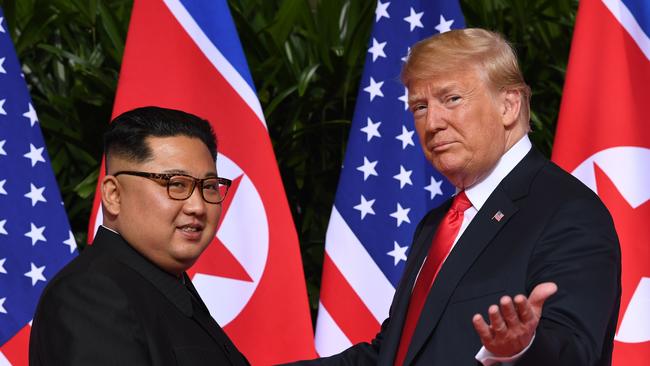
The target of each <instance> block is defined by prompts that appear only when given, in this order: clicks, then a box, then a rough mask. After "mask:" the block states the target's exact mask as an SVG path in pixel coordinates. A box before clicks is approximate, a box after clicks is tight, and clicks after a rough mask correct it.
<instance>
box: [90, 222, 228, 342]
mask: <svg viewBox="0 0 650 366" xmlns="http://www.w3.org/2000/svg"><path fill="white" fill-rule="evenodd" d="M95 241H96V244H93V245H94V246H97V247H98V249H99V248H101V249H102V250H106V251H109V252H112V253H113V255H114V256H115V258H116V259H117V260H119V261H120V262H122V263H124V264H126V265H128V266H129V267H131V268H133V269H134V270H135V271H136V272H138V273H139V274H140V275H141V276H142V277H144V278H145V279H146V280H147V281H149V282H150V283H151V284H152V285H153V286H154V287H155V288H157V289H158V291H160V292H161V293H162V294H163V295H164V296H165V297H166V298H167V300H169V301H170V302H171V303H172V304H174V306H176V308H178V310H179V311H180V312H181V313H182V314H183V315H185V316H186V317H188V318H192V319H193V320H194V321H196V322H197V323H198V324H199V325H200V326H201V327H202V328H203V329H204V330H205V331H206V332H207V333H208V334H209V335H210V337H212V338H213V339H214V340H215V341H216V342H217V343H219V344H222V343H223V342H224V338H223V335H222V334H220V327H219V325H218V324H217V322H216V321H215V320H214V319H213V318H212V317H211V316H210V313H209V311H208V309H207V308H206V306H205V304H203V301H202V300H201V297H200V296H199V294H198V292H197V291H196V289H195V288H194V286H193V285H192V282H191V281H190V279H189V277H187V274H183V276H184V279H185V285H183V283H182V282H181V280H180V279H179V278H176V277H174V276H173V275H171V274H169V273H167V272H165V271H163V270H161V269H160V268H159V267H158V266H156V265H155V264H153V263H151V262H150V261H149V260H147V259H146V258H145V257H143V256H142V255H141V254H139V253H138V252H137V251H135V250H134V249H133V248H132V247H131V246H130V245H129V244H128V243H127V242H126V241H125V240H124V239H123V238H122V237H121V236H120V235H119V234H116V233H114V232H112V231H110V230H107V229H106V228H104V227H100V228H99V230H98V231H97V238H96V240H95ZM192 297H194V298H195V300H194V301H193V300H192ZM193 303H194V304H193Z"/></svg>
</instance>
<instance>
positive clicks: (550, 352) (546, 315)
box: [313, 148, 621, 366]
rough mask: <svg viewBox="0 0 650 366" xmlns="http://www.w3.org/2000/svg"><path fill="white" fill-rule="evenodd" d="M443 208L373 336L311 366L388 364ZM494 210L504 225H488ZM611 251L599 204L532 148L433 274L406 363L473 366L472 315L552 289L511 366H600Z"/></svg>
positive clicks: (607, 327)
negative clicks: (503, 300)
mask: <svg viewBox="0 0 650 366" xmlns="http://www.w3.org/2000/svg"><path fill="white" fill-rule="evenodd" d="M450 204H451V202H450V201H449V202H447V203H446V204H443V205H442V206H441V207H439V208H437V209H435V210H433V211H431V212H429V213H428V214H427V215H426V217H425V218H424V219H423V220H422V221H421V222H420V224H419V226H418V228H417V230H416V233H415V236H414V242H413V245H412V247H411V249H410V253H409V257H408V261H407V264H406V269H405V272H404V276H403V278H402V280H401V282H400V284H399V286H398V287H397V290H396V292H395V297H394V299H393V303H392V305H391V310H390V312H389V318H388V319H387V320H386V321H385V322H384V323H383V324H382V328H381V331H380V332H379V333H378V335H377V337H376V338H375V339H374V340H373V341H372V343H371V344H367V343H363V344H359V345H356V346H353V347H351V348H349V349H348V350H346V351H344V352H343V353H342V354H340V355H337V356H333V357H330V358H326V359H322V360H317V361H315V362H313V363H316V364H345V365H352V364H355V365H360V364H368V365H370V364H377V365H385V366H388V365H392V364H393V362H394V358H395V354H396V352H397V347H398V343H399V339H400V336H401V331H402V327H403V324H404V318H405V313H406V309H407V307H408V301H409V297H410V294H411V289H412V288H413V285H414V282H415V278H416V275H417V272H418V270H419V268H420V266H421V265H422V262H423V261H424V258H425V256H426V253H427V251H428V248H429V246H430V244H431V241H432V238H433V234H434V232H435V230H436V228H437V226H438V223H439V222H440V220H441V219H442V217H443V216H444V214H445V212H446V211H447V210H448V208H449V206H450ZM498 211H501V212H502V213H503V214H504V217H503V218H502V219H501V220H496V219H494V218H493V217H494V215H495V213H497V212H498ZM620 270H621V267H620V249H619V244H618V238H617V236H616V232H615V230H614V225H613V223H612V219H611V217H610V215H609V212H608V211H607V209H606V208H605V206H604V205H603V204H602V203H601V201H600V199H598V197H597V196H596V195H595V194H594V193H593V192H592V191H591V190H589V188H587V187H585V186H584V185H583V184H582V183H580V182H579V181H578V180H577V179H575V178H574V177H573V176H571V175H569V174H568V173H566V172H564V171H563V170H561V169H560V168H559V167H557V166H556V165H555V164H553V163H551V162H550V161H548V160H547V159H546V158H544V157H543V156H542V155H541V154H540V153H539V152H537V150H535V149H534V148H533V149H532V150H531V152H529V153H528V154H527V155H526V157H525V158H524V159H523V160H522V161H521V162H520V163H519V164H518V165H517V166H516V167H515V168H514V169H513V171H511V172H510V174H508V175H507V176H506V178H504V180H503V181H502V182H501V183H500V184H499V185H498V186H497V188H496V189H495V191H494V192H493V193H492V194H491V196H490V197H489V199H488V200H487V201H486V202H485V204H484V206H483V207H482V208H481V210H479V212H478V213H477V214H476V216H475V217H474V219H473V221H472V222H471V224H470V225H469V226H468V227H467V229H466V230H465V232H464V233H463V235H462V237H461V238H460V239H459V241H458V242H457V244H456V246H455V247H454V249H453V251H452V252H451V254H450V255H449V257H448V258H447V260H446V261H445V263H444V265H443V267H442V269H441V270H440V272H439V274H438V276H437V278H436V280H435V282H434V284H433V286H432V288H431V291H430V293H429V296H428V298H427V300H426V303H425V305H424V310H423V311H422V315H421V317H420V320H419V322H418V325H417V327H416V329H415V333H414V335H413V339H412V342H411V345H410V347H409V350H408V352H407V355H406V359H405V364H406V365H444V366H447V365H452V366H458V365H473V366H475V365H477V363H478V362H477V361H476V360H475V359H474V356H475V354H476V353H477V352H478V350H479V349H480V348H481V343H480V339H479V337H478V335H477V334H476V332H475V330H474V328H473V326H472V321H471V319H472V316H473V315H474V314H475V313H482V314H483V316H484V317H486V319H487V309H488V307H489V306H490V305H491V304H497V303H498V301H499V298H500V297H501V296H503V295H511V296H513V295H515V294H518V293H524V294H529V293H530V292H531V291H532V289H533V288H534V287H535V285H537V284H539V283H542V282H546V281H552V282H555V283H556V284H557V285H558V287H559V290H558V292H557V293H556V294H555V295H554V296H552V297H551V298H550V299H549V300H548V301H547V302H546V304H545V306H544V309H543V314H542V319H541V322H540V324H539V326H538V328H537V331H536V336H535V340H534V342H533V344H532V346H531V348H530V349H528V351H527V352H526V353H525V354H524V355H523V357H522V358H521V359H520V360H519V361H518V362H517V365H527V366H529V365H530V366H532V365H540V366H541V365H544V366H549V365H553V366H557V365H567V366H569V365H570V366H582V365H608V364H610V363H611V352H612V342H613V337H614V332H615V329H616V321H617V316H618V307H619V302H620Z"/></svg>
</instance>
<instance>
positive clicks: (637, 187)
mask: <svg viewBox="0 0 650 366" xmlns="http://www.w3.org/2000/svg"><path fill="white" fill-rule="evenodd" d="M649 86H650V2H648V1H647V0H582V1H580V6H579V8H578V15H577V19H576V25H575V32H574V35H573V42H572V44H571V54H570V57H569V65H568V68H567V76H566V82H565V85H564V94H563V97H562V105H561V108H560V118H559V121H558V127H557V134H556V138H555V144H554V147H553V160H554V161H555V162H556V163H558V164H559V165H560V166H562V167H563V168H564V169H566V170H567V171H569V172H572V174H573V175H575V176H576V177H578V178H579V179H580V180H582V181H583V182H584V183H585V184H586V185H587V186H589V187H590V188H591V189H592V190H594V191H595V192H596V193H598V195H599V196H600V198H601V199H602V200H603V202H604V203H605V205H607V207H608V208H609V210H610V212H611V213H612V216H613V218H614V224H615V225H616V231H617V232H618V236H619V239H620V243H621V254H622V265H623V266H622V275H621V285H622V295H621V308H620V313H619V318H618V326H617V329H616V336H615V338H614V355H613V363H612V364H613V365H615V366H641V365H647V364H648V360H649V359H650V226H649V225H648V223H649V222H650V202H649V201H650V124H649V123H648V118H649V116H650V89H649Z"/></svg>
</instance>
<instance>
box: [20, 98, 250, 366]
mask: <svg viewBox="0 0 650 366" xmlns="http://www.w3.org/2000/svg"><path fill="white" fill-rule="evenodd" d="M104 151H105V154H106V172H107V174H106V176H105V177H104V179H103V180H102V182H101V199H102V212H103V218H104V219H103V220H104V221H103V226H101V227H100V228H99V230H98V232H97V235H96V236H95V240H94V242H93V245H92V246H89V247H87V248H86V250H84V251H83V253H81V255H80V256H79V257H78V258H76V259H75V260H73V261H72V262H71V263H69V264H68V265H67V266H66V267H65V268H64V269H63V270H62V271H61V272H59V273H58V274H57V275H56V276H55V277H54V278H53V279H52V281H51V282H50V283H49V284H48V285H47V287H46V289H45V290H44V292H43V295H42V296H41V299H40V302H39V305H38V308H37V310H36V315H35V317H34V322H33V325H32V331H31V338H30V350H29V356H30V357H29V358H30V365H34V366H36V365H220V364H232V365H246V364H248V362H247V361H246V358H245V357H244V356H243V355H242V354H241V353H239V351H238V350H237V348H236V347H235V346H234V345H233V343H232V342H231V341H230V340H229V339H228V337H227V336H226V334H225V333H224V332H223V330H222V329H221V327H220V326H219V325H218V324H217V323H216V322H215V321H214V319H212V317H211V316H210V313H209V312H208V309H207V308H206V306H205V305H204V303H203V301H202V300H201V297H200V296H199V294H198V293H197V292H196V290H195V288H194V286H192V283H191V282H190V279H189V278H188V276H187V274H186V273H185V271H186V270H187V269H188V268H189V267H190V266H191V265H192V264H193V263H194V262H195V261H196V260H197V259H198V257H199V256H200V255H201V253H202V252H203V250H204V249H205V248H206V247H207V246H208V244H209V243H210V242H211V240H212V239H213V238H214V235H215V231H216V228H217V222H218V220H219V216H220V214H221V202H222V201H223V199H224V197H225V195H226V192H227V189H228V186H229V185H230V181H229V180H227V179H224V178H220V177H218V176H217V171H216V165H215V161H216V157H217V144H216V138H215V136H214V132H213V131H212V128H211V127H210V125H209V123H208V122H207V121H205V120H202V119H200V118H198V117H196V116H194V115H191V114H187V113H184V112H181V111H177V110H171V109H163V108H157V107H144V108H139V109H135V110H132V111H129V112H126V113H124V114H122V115H120V116H118V117H117V118H116V119H115V120H114V121H113V122H112V124H111V125H110V127H109V130H108V132H107V133H106V134H105V137H104Z"/></svg>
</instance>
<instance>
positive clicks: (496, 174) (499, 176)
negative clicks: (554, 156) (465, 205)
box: [465, 135, 533, 211]
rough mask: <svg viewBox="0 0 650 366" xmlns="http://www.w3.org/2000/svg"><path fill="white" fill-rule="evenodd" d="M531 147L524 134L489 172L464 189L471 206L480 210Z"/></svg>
mask: <svg viewBox="0 0 650 366" xmlns="http://www.w3.org/2000/svg"><path fill="white" fill-rule="evenodd" d="M532 147H533V145H532V143H531V142H530V139H529V138H528V135H524V136H523V137H522V138H521V139H519V141H517V143H515V144H514V145H513V146H512V147H511V148H510V149H509V150H508V151H506V153H505V154H503V156H501V158H500V159H499V161H498V162H497V165H496V166H495V167H494V169H492V171H491V172H490V174H488V176H487V177H485V178H484V179H483V180H482V181H480V182H479V183H477V184H475V185H473V186H472V187H470V188H467V189H466V190H465V194H466V195H467V198H468V199H469V201H470V202H472V206H473V207H474V208H476V210H477V211H478V210H480V209H481V207H483V204H484V203H485V201H487V199H488V198H489V197H490V195H491V194H492V192H493V191H494V190H495V189H496V188H497V186H498V185H499V183H501V181H502V180H503V178H505V177H506V176H507V175H508V174H509V173H510V172H511V171H512V169H514V168H515V166H516V165H517V164H519V162H520V161H521V160H522V159H523V158H524V157H525V156H526V154H527V153H528V152H529V151H530V149H531V148H532Z"/></svg>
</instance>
